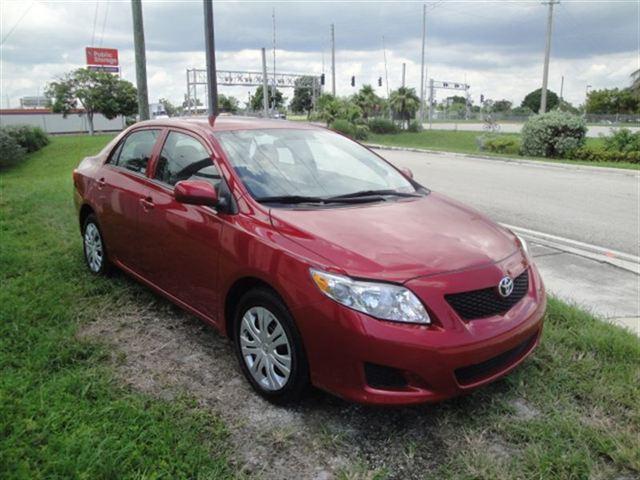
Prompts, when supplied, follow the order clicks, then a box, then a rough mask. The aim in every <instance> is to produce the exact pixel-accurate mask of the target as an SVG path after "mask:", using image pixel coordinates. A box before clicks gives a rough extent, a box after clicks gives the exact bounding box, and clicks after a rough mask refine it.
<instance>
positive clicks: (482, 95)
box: [480, 93, 484, 103]
mask: <svg viewBox="0 0 640 480" xmlns="http://www.w3.org/2000/svg"><path fill="white" fill-rule="evenodd" d="M480 103H484V94H482V93H481V94H480Z"/></svg>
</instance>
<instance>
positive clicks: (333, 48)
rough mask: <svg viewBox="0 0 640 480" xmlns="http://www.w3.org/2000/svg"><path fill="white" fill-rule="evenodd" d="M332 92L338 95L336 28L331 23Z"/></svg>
mask: <svg viewBox="0 0 640 480" xmlns="http://www.w3.org/2000/svg"><path fill="white" fill-rule="evenodd" d="M331 94H332V95H333V96H334V97H335V96H336V30H335V27H334V25H333V23H332V24H331Z"/></svg>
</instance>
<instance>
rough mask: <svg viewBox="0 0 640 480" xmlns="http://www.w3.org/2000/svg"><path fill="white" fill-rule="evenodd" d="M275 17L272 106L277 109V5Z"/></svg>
mask: <svg viewBox="0 0 640 480" xmlns="http://www.w3.org/2000/svg"><path fill="white" fill-rule="evenodd" d="M272 19H273V100H272V102H273V103H272V108H273V111H274V112H275V110H276V7H273V10H272Z"/></svg>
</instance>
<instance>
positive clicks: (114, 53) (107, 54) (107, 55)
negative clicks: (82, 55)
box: [85, 47, 118, 66]
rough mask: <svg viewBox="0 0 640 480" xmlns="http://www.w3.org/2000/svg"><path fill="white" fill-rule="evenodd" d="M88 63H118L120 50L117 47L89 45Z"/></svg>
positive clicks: (112, 64) (114, 64) (111, 64)
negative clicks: (94, 46)
mask: <svg viewBox="0 0 640 480" xmlns="http://www.w3.org/2000/svg"><path fill="white" fill-rule="evenodd" d="M85 51H86V52H87V65H110V66H117V65H118V50H117V49H115V48H93V47H87V48H86V49H85Z"/></svg>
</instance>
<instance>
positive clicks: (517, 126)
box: [424, 122, 640, 137]
mask: <svg viewBox="0 0 640 480" xmlns="http://www.w3.org/2000/svg"><path fill="white" fill-rule="evenodd" d="M498 123H499V125H500V131H501V132H503V133H520V130H522V125H523V124H522V123H502V122H498ZM632 125H633V124H632ZM636 125H637V124H636ZM424 127H425V128H429V124H428V123H425V124H424ZM431 128H432V129H434V130H469V131H472V132H482V131H483V130H484V124H483V123H481V122H479V123H466V122H460V123H456V122H446V123H440V122H436V123H433V124H432V125H431ZM612 128H613V127H610V126H607V125H592V126H589V127H588V130H587V136H588V137H598V136H600V135H609V134H610V133H611V129H612ZM626 128H628V129H630V130H632V131H638V130H640V128H639V127H637V126H627V127H626Z"/></svg>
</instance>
